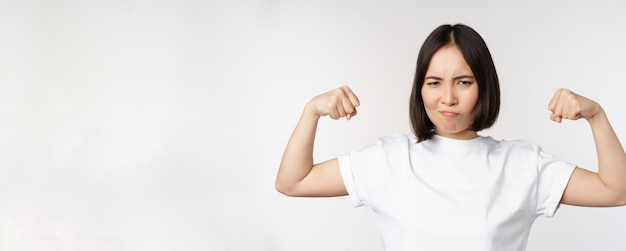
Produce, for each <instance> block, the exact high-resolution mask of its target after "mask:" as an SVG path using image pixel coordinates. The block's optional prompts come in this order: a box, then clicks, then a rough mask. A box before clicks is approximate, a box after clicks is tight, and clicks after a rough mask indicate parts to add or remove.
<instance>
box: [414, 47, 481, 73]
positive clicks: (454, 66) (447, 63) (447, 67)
mask: <svg viewBox="0 0 626 251" xmlns="http://www.w3.org/2000/svg"><path fill="white" fill-rule="evenodd" d="M458 74H465V75H473V74H472V69H471V68H470V67H469V65H468V64H467V62H466V61H465V58H464V57H463V53H462V52H461V51H460V50H459V48H458V47H457V46H455V45H447V46H444V47H441V48H439V49H438V50H437V51H436V52H435V53H434V54H433V56H432V58H431V59H430V63H429V64H428V69H427V70H426V76H428V75H458ZM442 77H444V76H442Z"/></svg>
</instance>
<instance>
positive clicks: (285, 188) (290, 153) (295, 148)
mask: <svg viewBox="0 0 626 251" xmlns="http://www.w3.org/2000/svg"><path fill="white" fill-rule="evenodd" d="M319 118H320V117H319V115H316V114H315V113H314V112H312V111H311V110H310V109H309V108H308V107H305V109H304V111H303V113H302V116H301V117H300V120H299V121H298V124H297V125H296V127H295V129H294V131H293V133H292V134H291V137H290V138H289V141H288V143H287V147H286V148H285V152H284V153H283V157H282V160H281V162H280V167H279V169H278V175H277V176H276V189H277V190H278V191H280V192H282V193H289V191H290V190H292V189H293V188H294V187H295V186H296V185H297V184H298V183H299V182H300V181H302V179H304V177H306V175H307V174H308V173H309V172H310V171H311V169H312V168H313V145H314V142H315V133H316V131H317V124H318V120H319Z"/></svg>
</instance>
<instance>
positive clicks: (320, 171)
mask: <svg viewBox="0 0 626 251" xmlns="http://www.w3.org/2000/svg"><path fill="white" fill-rule="evenodd" d="M358 106H359V100H358V98H357V97H356V95H354V93H353V92H352V90H350V88H349V87H347V86H342V87H340V88H337V89H335V90H332V91H329V92H327V93H324V94H321V95H319V96H317V97H315V98H313V99H312V100H311V101H309V102H308V103H307V104H306V106H305V108H304V111H303V112H302V116H301V117H300V120H299V121H298V124H297V125H296V128H295V129H294V131H293V133H292V134H291V137H290V138H289V142H288V143H287V147H286V148H285V152H284V154H283V158H282V160H281V163H280V167H279V170H278V174H277V176H276V190H278V191H279V192H281V193H283V194H285V195H288V196H341V195H347V194H348V193H347V191H346V188H345V185H344V184H343V180H342V178H341V172H340V171H339V163H338V161H337V159H336V158H335V159H331V160H328V161H325V162H322V163H319V164H315V165H314V164H313V144H314V141H315V133H316V131H317V123H318V120H319V119H320V117H322V116H326V115H328V116H330V117H331V118H332V119H340V118H343V117H346V118H347V119H350V118H352V117H354V116H355V115H356V107H358Z"/></svg>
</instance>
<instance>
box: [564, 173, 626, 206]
mask: <svg viewBox="0 0 626 251" xmlns="http://www.w3.org/2000/svg"><path fill="white" fill-rule="evenodd" d="M621 194H622V193H619V192H618V191H615V190H614V189H611V188H610V187H609V186H607V185H606V184H605V183H604V182H603V181H602V179H601V178H600V175H599V174H598V173H596V172H591V171H588V170H586V169H583V168H580V167H576V168H575V169H574V172H573V173H572V176H571V177H570V180H569V183H568V184H567V187H566V188H565V191H564V192H563V197H562V198H561V203H563V204H567V205H573V206H586V207H611V206H621V205H624V203H625V202H626V201H625V198H623V197H622V196H621Z"/></svg>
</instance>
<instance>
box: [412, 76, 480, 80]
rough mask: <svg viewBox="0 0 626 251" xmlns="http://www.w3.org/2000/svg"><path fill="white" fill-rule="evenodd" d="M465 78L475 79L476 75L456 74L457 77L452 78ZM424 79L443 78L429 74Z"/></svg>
mask: <svg viewBox="0 0 626 251" xmlns="http://www.w3.org/2000/svg"><path fill="white" fill-rule="evenodd" d="M464 78H473V79H475V77H474V76H472V75H460V76H456V77H454V78H452V79H453V80H459V79H464ZM424 79H434V80H443V78H440V77H436V76H427V77H425V78H424Z"/></svg>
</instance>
